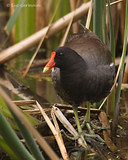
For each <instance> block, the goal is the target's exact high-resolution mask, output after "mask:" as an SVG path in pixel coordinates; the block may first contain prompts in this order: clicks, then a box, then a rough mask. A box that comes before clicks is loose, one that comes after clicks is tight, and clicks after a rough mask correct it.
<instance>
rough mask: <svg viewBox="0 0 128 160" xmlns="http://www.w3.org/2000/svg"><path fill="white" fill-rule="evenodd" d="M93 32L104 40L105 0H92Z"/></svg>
mask: <svg viewBox="0 0 128 160" xmlns="http://www.w3.org/2000/svg"><path fill="white" fill-rule="evenodd" d="M93 3H94V5H93V32H94V33H95V34H96V35H98V37H99V38H100V39H101V40H102V41H103V42H104V43H105V42H106V36H105V31H106V24H105V22H106V2H105V0H93Z"/></svg>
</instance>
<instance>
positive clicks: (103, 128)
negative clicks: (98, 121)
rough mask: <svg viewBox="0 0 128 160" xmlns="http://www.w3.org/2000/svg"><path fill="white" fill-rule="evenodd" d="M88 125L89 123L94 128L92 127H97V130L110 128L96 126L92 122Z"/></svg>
mask: <svg viewBox="0 0 128 160" xmlns="http://www.w3.org/2000/svg"><path fill="white" fill-rule="evenodd" d="M90 125H91V127H92V128H94V129H99V130H107V129H110V128H109V127H101V126H97V125H95V124H94V123H93V122H90Z"/></svg>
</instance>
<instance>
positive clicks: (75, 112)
mask: <svg viewBox="0 0 128 160" xmlns="http://www.w3.org/2000/svg"><path fill="white" fill-rule="evenodd" d="M73 111H74V115H75V120H76V125H77V129H78V132H79V133H82V128H81V125H80V121H79V117H78V109H77V107H76V106H73ZM80 137H81V139H82V141H83V143H84V146H85V148H86V149H87V143H86V141H85V139H84V136H83V135H80Z"/></svg>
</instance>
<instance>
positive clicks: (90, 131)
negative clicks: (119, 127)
mask: <svg viewBox="0 0 128 160" xmlns="http://www.w3.org/2000/svg"><path fill="white" fill-rule="evenodd" d="M85 119H86V122H87V123H86V127H87V128H88V130H89V133H90V134H94V132H93V130H92V128H91V126H90V103H88V105H87V112H86V115H85Z"/></svg>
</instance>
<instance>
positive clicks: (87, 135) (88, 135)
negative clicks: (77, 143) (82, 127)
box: [82, 132, 105, 143]
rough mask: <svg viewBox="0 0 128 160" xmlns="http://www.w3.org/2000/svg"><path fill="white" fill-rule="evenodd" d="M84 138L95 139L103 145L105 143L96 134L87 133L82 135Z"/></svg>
mask: <svg viewBox="0 0 128 160" xmlns="http://www.w3.org/2000/svg"><path fill="white" fill-rule="evenodd" d="M82 134H83V135H84V136H86V137H91V138H95V139H98V140H99V141H100V142H102V143H105V141H104V140H103V139H102V138H101V137H100V136H99V135H98V134H95V133H94V134H88V133H85V132H84V133H82Z"/></svg>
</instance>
